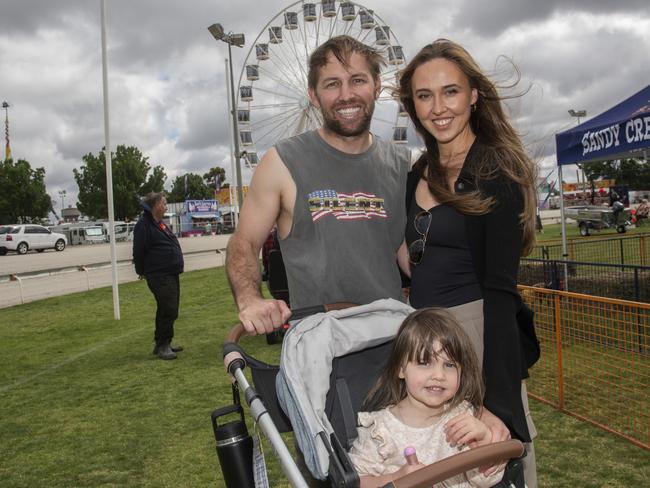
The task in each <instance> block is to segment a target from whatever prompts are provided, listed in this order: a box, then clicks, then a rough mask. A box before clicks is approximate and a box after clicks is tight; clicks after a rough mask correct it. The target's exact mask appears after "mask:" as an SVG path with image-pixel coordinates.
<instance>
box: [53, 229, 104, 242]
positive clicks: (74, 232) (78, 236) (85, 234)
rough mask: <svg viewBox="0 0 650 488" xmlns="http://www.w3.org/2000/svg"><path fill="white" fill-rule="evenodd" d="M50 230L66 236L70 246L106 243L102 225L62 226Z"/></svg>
mask: <svg viewBox="0 0 650 488" xmlns="http://www.w3.org/2000/svg"><path fill="white" fill-rule="evenodd" d="M50 230H51V231H52V232H59V233H61V234H63V235H65V236H66V238H67V239H68V245H69V246H77V245H79V244H101V243H104V242H106V235H105V234H104V228H103V227H102V226H101V225H83V224H62V225H54V226H52V227H50Z"/></svg>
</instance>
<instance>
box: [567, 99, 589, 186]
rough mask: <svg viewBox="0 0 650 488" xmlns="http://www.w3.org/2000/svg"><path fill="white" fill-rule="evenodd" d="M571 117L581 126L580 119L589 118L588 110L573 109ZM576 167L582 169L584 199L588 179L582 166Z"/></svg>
mask: <svg viewBox="0 0 650 488" xmlns="http://www.w3.org/2000/svg"><path fill="white" fill-rule="evenodd" d="M569 115H570V116H571V117H575V118H576V119H577V120H578V122H577V123H576V125H580V117H586V116H587V111H586V110H574V109H572V108H571V109H569ZM576 166H578V168H579V169H580V172H581V173H582V198H583V199H584V198H585V195H586V194H587V189H586V186H587V181H586V178H585V170H584V169H583V168H582V165H581V164H578V165H576ZM579 182H580V181H579V180H578V183H579Z"/></svg>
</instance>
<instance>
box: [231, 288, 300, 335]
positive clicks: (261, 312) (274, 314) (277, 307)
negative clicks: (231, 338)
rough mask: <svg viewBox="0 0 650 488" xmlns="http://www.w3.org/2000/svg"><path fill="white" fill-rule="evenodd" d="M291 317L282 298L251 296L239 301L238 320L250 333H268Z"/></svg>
mask: <svg viewBox="0 0 650 488" xmlns="http://www.w3.org/2000/svg"><path fill="white" fill-rule="evenodd" d="M289 317H291V309H290V308H289V307H288V306H287V304H286V303H285V302H284V301H283V300H273V299H265V298H262V297H251V298H249V299H247V300H245V301H240V303H239V320H240V321H241V323H242V325H243V326H244V329H245V330H246V332H247V333H248V334H250V335H257V334H269V333H271V332H273V331H274V330H275V329H277V328H279V327H281V326H282V325H283V324H285V323H286V322H287V320H289Z"/></svg>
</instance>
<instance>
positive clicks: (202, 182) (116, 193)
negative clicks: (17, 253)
mask: <svg viewBox="0 0 650 488" xmlns="http://www.w3.org/2000/svg"><path fill="white" fill-rule="evenodd" d="M82 161H83V163H82V164H81V166H80V167H79V168H74V169H73V170H72V172H73V176H74V179H75V182H76V183H77V186H78V187H79V192H78V201H77V202H76V206H77V208H78V209H79V211H80V212H81V213H82V214H84V215H87V216H88V217H89V218H91V219H106V218H108V202H107V194H106V159H105V155H104V151H103V150H102V151H99V153H98V154H97V155H95V154H92V153H88V154H86V155H85V156H83V157H82ZM111 168H112V178H113V206H114V212H115V219H116V220H134V219H135V218H136V217H137V216H138V214H139V213H140V211H141V208H140V199H141V198H142V197H143V196H144V195H146V194H147V193H149V192H152V191H156V192H160V191H164V187H165V183H166V181H167V174H166V173H165V170H164V168H163V167H162V166H160V165H155V166H154V165H152V164H150V163H149V158H147V157H145V156H143V155H142V153H141V152H140V150H139V149H138V148H136V147H134V146H124V145H119V146H117V148H116V150H115V152H111ZM225 175H226V172H225V170H224V169H223V168H220V167H218V166H215V167H213V168H210V170H209V171H208V172H207V173H205V174H204V175H203V176H200V175H198V174H194V173H186V174H183V175H181V176H178V177H176V178H175V179H174V181H173V182H172V187H171V191H170V192H169V195H168V201H169V202H182V201H184V200H190V199H191V200H200V199H211V198H214V194H215V190H217V189H219V188H221V187H226V186H228V185H224V184H223V182H224V179H225ZM0 189H1V191H0V224H13V223H19V222H39V221H43V220H47V218H48V213H49V212H50V211H52V210H53V208H54V202H55V201H56V200H55V201H53V200H52V199H51V198H50V196H49V195H48V194H47V190H46V187H45V169H44V168H36V169H33V168H32V167H31V165H30V163H29V162H28V161H25V160H23V159H19V160H17V161H16V162H14V161H13V160H12V159H9V160H6V161H2V162H0Z"/></svg>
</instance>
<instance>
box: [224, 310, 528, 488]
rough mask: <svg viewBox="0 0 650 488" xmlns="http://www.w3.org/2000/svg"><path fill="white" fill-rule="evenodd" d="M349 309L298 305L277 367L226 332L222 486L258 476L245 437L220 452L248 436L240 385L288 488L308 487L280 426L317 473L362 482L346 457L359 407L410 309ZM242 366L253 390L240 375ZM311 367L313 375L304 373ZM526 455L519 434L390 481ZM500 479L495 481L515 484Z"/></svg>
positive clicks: (348, 486)
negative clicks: (231, 418) (232, 417)
mask: <svg viewBox="0 0 650 488" xmlns="http://www.w3.org/2000/svg"><path fill="white" fill-rule="evenodd" d="M350 306H351V304H334V305H330V306H326V307H313V308H310V309H304V310H300V311H296V310H294V315H293V316H292V320H293V319H297V318H300V317H307V318H305V319H304V320H301V321H300V322H297V323H294V324H293V325H292V327H291V328H290V329H289V331H288V332H287V335H286V337H285V339H284V343H283V347H282V354H281V361H280V366H279V367H278V366H272V365H269V364H266V363H263V362H261V361H258V360H256V359H254V358H252V357H250V356H248V355H246V353H245V352H244V351H243V350H242V348H241V347H240V346H239V345H238V344H237V341H238V340H239V338H240V337H241V335H242V334H243V327H242V326H241V325H238V326H236V327H235V328H234V329H233V330H232V331H231V334H230V336H229V338H228V342H227V343H226V344H225V345H224V363H225V364H226V367H227V369H228V372H229V373H230V374H231V375H233V376H234V377H235V380H236V382H235V383H233V402H234V403H233V405H231V406H228V407H225V408H220V409H217V410H215V411H214V412H213V413H212V425H213V429H214V433H215V438H216V440H217V453H218V454H219V459H220V463H221V468H222V472H223V474H224V478H225V480H226V485H227V486H228V488H234V487H235V486H237V487H248V486H250V487H254V486H256V484H255V478H256V477H257V478H258V479H259V475H254V474H253V472H254V469H255V470H257V468H258V466H259V465H258V464H257V463H254V462H253V454H252V441H250V437H248V440H247V445H246V446H244V445H243V444H240V446H241V447H242V448H241V449H240V451H239V453H237V454H236V455H232V452H224V449H223V448H224V447H225V446H227V445H228V444H227V442H230V443H231V444H230V445H229V447H232V445H233V444H232V442H233V439H241V440H243V439H246V438H247V436H248V434H247V432H245V423H244V416H243V409H242V406H241V404H240V401H239V391H238V390H239V388H242V389H243V390H244V392H245V398H246V401H247V403H248V405H249V407H250V413H251V415H252V417H253V419H254V420H255V421H256V422H257V423H258V424H259V426H260V428H261V430H262V431H263V432H264V433H265V435H266V436H267V438H268V439H269V441H270V442H271V444H272V446H273V448H274V450H275V452H276V454H277V456H278V458H279V461H280V464H281V466H282V469H283V471H284V473H285V475H286V476H287V478H288V479H289V482H290V483H291V485H292V486H294V487H306V486H307V483H306V482H305V479H304V477H303V475H302V474H301V472H300V471H299V470H298V468H297V466H296V464H295V462H294V460H293V457H292V455H291V453H290V452H289V450H288V449H287V447H286V445H285V444H284V442H283V440H282V437H281V436H280V432H289V431H291V430H293V431H294V434H295V438H296V441H297V443H298V447H299V448H300V450H301V451H302V453H303V456H304V459H305V463H306V465H307V467H308V468H309V470H310V472H311V473H312V475H313V476H314V477H315V478H318V479H328V480H329V481H330V483H331V486H332V487H337V488H352V487H358V486H359V477H358V475H357V473H356V472H355V470H354V466H353V465H352V463H351V461H350V459H349V457H348V454H347V451H348V449H349V448H350V447H351V445H352V442H353V441H354V439H355V438H356V413H357V411H358V410H359V408H360V406H361V403H362V401H363V399H364V398H365V396H366V394H367V392H368V391H369V389H370V387H371V386H372V384H373V383H374V381H375V379H376V378H377V376H378V374H379V372H380V371H381V370H382V369H383V367H384V364H385V361H386V358H387V357H388V353H389V349H390V347H391V341H392V338H393V337H394V335H395V333H396V332H397V329H398V328H399V326H400V324H401V323H402V321H403V320H404V319H405V318H406V316H407V315H408V314H409V313H410V312H412V310H413V309H412V308H411V307H409V306H408V305H405V304H403V303H401V302H398V301H396V300H392V299H386V300H378V301H376V302H373V303H371V304H368V305H362V306H353V307H351V308H348V307H350ZM297 316H298V317H297ZM246 364H248V366H249V367H250V368H251V374H252V377H253V383H254V384H255V388H256V389H254V388H252V387H251V386H250V385H249V384H248V381H247V379H246V377H245V376H244V373H243V369H244V367H245V366H246ZM307 371H309V372H310V373H315V374H309V375H306V374H305V373H306V372H307ZM280 405H282V407H281V406H280ZM285 412H288V416H287V415H286V414H285ZM232 413H237V414H239V415H240V419H239V420H237V421H235V422H229V423H223V422H222V420H223V419H222V417H224V416H226V415H228V414H232ZM220 447H221V448H222V449H221V451H220ZM523 453H524V447H523V444H522V443H521V442H520V441H518V440H509V441H504V442H499V443H493V444H491V445H488V446H483V447H480V448H476V449H471V450H469V451H465V452H462V453H460V454H456V455H454V456H451V457H449V458H446V459H443V460H441V461H439V462H437V463H434V464H431V465H429V466H426V467H424V468H422V469H420V470H418V471H416V472H413V473H411V474H409V475H407V476H404V477H402V478H400V479H399V480H395V481H393V482H392V483H390V484H388V485H386V486H387V487H390V486H392V487H402V488H406V487H408V488H412V487H431V486H432V485H433V484H434V483H439V482H441V481H444V480H445V479H447V478H449V477H452V476H455V475H457V474H460V473H462V472H465V471H467V470H469V469H472V468H474V467H477V466H482V465H486V464H492V463H495V462H497V461H501V460H508V459H511V458H519V457H520V456H522V455H523ZM516 462H520V461H519V460H516ZM254 464H255V466H253V465H254ZM511 465H512V462H511V463H510V464H509V466H508V468H510V466H511ZM508 471H509V469H507V470H506V473H507V472H508ZM506 477H507V476H504V480H506ZM501 483H503V484H499V485H497V486H504V487H506V486H511V485H509V484H507V483H508V482H506V483H504V482H503V481H502V482H501ZM512 486H515V484H512ZM519 486H523V485H519Z"/></svg>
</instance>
